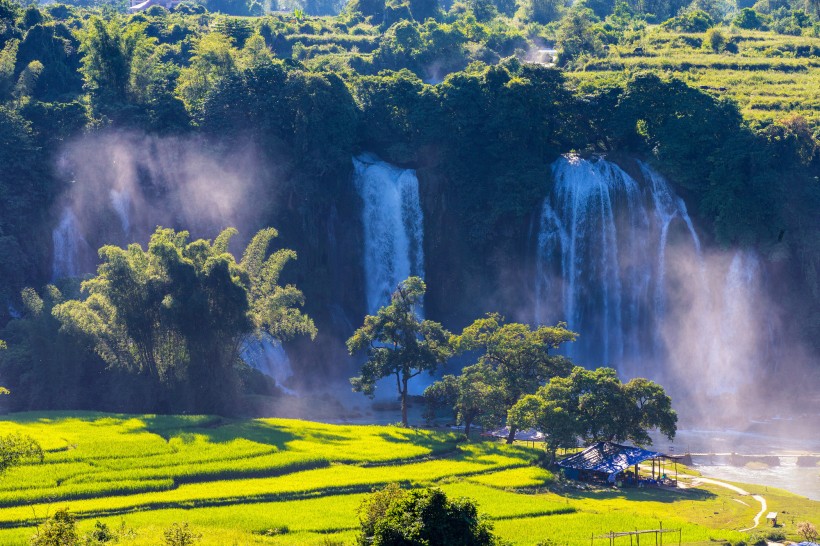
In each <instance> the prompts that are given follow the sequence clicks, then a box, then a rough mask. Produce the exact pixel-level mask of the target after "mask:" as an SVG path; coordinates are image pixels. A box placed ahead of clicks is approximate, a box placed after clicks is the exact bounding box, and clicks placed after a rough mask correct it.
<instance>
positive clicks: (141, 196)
mask: <svg viewBox="0 0 820 546" xmlns="http://www.w3.org/2000/svg"><path fill="white" fill-rule="evenodd" d="M57 157H58V158H59V159H58V160H57V163H56V165H55V166H54V168H55V170H56V175H57V178H58V179H59V180H61V181H62V182H63V183H64V184H65V185H66V187H67V190H66V191H65V193H64V194H63V196H62V198H61V199H60V200H59V201H58V204H57V207H56V208H57V210H56V211H55V212H54V217H55V218H58V223H57V225H56V226H55V232H54V244H55V253H54V257H55V261H54V268H53V274H54V276H55V277H59V276H66V275H80V274H83V273H89V272H92V271H93V270H94V266H95V264H96V249H97V248H99V247H100V246H102V245H103V244H116V245H124V244H128V243H131V242H139V243H140V244H146V243H147V240H148V237H149V236H150V234H151V233H152V232H153V231H154V230H155V229H156V227H157V226H163V227H171V228H174V229H177V230H181V229H185V230H188V231H190V232H191V235H192V237H194V238H199V237H204V238H212V237H215V236H216V235H217V234H218V233H219V232H220V231H221V230H222V229H224V228H226V227H229V226H233V227H236V228H237V229H238V230H239V232H240V237H239V239H240V241H244V240H248V239H249V238H250V237H251V236H252V235H253V233H254V232H255V231H256V230H258V229H259V228H260V227H261V223H262V219H263V216H264V213H265V205H266V204H268V203H269V202H270V201H271V199H272V191H273V188H274V187H275V183H274V180H275V176H272V175H271V172H270V171H271V169H269V168H265V167H263V163H262V162H261V160H260V159H259V155H258V154H257V152H256V150H255V148H254V147H253V146H252V145H250V144H242V145H234V146H230V147H216V146H214V145H211V144H210V143H208V142H206V141H204V140H202V139H198V138H180V137H156V136H146V135H141V134H137V133H127V132H115V131H104V132H100V133H94V134H91V135H86V136H83V137H81V138H79V139H76V140H74V141H72V142H70V143H68V144H67V145H66V146H65V147H64V148H63V150H62V151H61V152H60V153H59V154H58V156H57ZM69 240H73V241H74V242H73V244H76V245H77V247H78V248H76V249H73V250H72V249H65V248H64V247H63V246H62V245H64V244H68V242H69ZM72 252H73V253H74V257H73V260H74V261H73V262H72V261H71V260H72V258H71V253H72Z"/></svg>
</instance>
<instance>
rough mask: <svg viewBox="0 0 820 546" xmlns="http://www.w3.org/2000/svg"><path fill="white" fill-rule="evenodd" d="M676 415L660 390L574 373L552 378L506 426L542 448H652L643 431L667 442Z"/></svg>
mask: <svg viewBox="0 0 820 546" xmlns="http://www.w3.org/2000/svg"><path fill="white" fill-rule="evenodd" d="M677 421H678V417H677V413H676V412H675V410H673V409H672V400H671V399H670V398H669V396H668V395H667V394H666V392H665V391H664V389H663V387H661V386H660V385H658V384H657V383H655V382H653V381H650V380H648V379H645V378H640V377H639V378H635V379H632V380H630V381H629V382H627V383H622V382H621V381H620V380H619V379H618V376H617V373H616V372H615V370H613V369H612V368H598V369H596V370H586V369H584V368H581V367H575V368H574V369H573V371H572V373H571V374H570V375H569V376H568V377H554V378H552V379H551V380H550V381H549V383H547V384H546V385H544V386H543V387H541V388H539V389H538V391H537V392H536V393H535V394H530V395H527V396H524V397H522V398H521V400H519V401H518V402H517V403H516V404H515V405H514V406H513V407H512V408H511V409H510V413H509V417H508V423H509V425H510V426H518V427H535V428H537V429H538V430H540V431H542V432H543V433H544V434H545V435H546V448H547V450H548V451H549V452H550V453H552V455H553V457H554V455H555V451H556V450H557V449H558V448H559V447H570V446H572V447H574V446H575V445H576V441H577V439H578V438H581V439H583V440H584V441H585V442H600V441H613V442H623V441H630V442H633V443H634V444H636V445H639V446H640V445H648V444H651V443H652V440H651V438H650V437H649V434H648V433H649V431H650V430H652V429H655V428H657V429H659V430H660V431H661V433H663V434H664V435H665V436H667V437H668V438H669V439H670V440H671V439H673V438H674V437H675V432H676V430H677Z"/></svg>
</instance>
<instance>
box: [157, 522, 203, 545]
mask: <svg viewBox="0 0 820 546" xmlns="http://www.w3.org/2000/svg"><path fill="white" fill-rule="evenodd" d="M163 534H164V535H165V544H166V545H167V546H191V545H192V544H195V543H196V542H198V541H199V539H201V538H202V535H199V534H197V533H194V532H193V531H192V530H191V529H190V528H189V527H188V522H187V521H186V522H184V523H174V524H173V525H171V526H170V527H169V528H168V529H166V530H165V533H163Z"/></svg>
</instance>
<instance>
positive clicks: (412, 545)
mask: <svg viewBox="0 0 820 546" xmlns="http://www.w3.org/2000/svg"><path fill="white" fill-rule="evenodd" d="M359 521H360V523H361V531H360V534H359V536H358V544H360V545H362V546H369V545H377V546H400V545H403V546H423V545H429V544H437V545H440V546H492V545H494V544H498V540H497V539H496V537H495V536H494V535H493V533H492V525H491V524H490V523H489V522H488V521H486V520H485V519H484V518H482V517H481V516H480V515H479V513H478V509H477V508H476V506H475V504H474V503H473V502H472V501H470V500H469V499H465V498H460V499H452V500H451V499H448V498H447V495H446V494H445V493H444V492H443V491H441V490H440V489H413V490H410V491H405V490H403V489H401V488H399V486H398V485H396V484H391V485H388V486H387V487H385V488H384V489H382V490H380V491H375V492H373V493H372V494H371V495H370V496H369V497H368V498H366V499H365V500H364V501H363V502H362V504H361V506H360V507H359Z"/></svg>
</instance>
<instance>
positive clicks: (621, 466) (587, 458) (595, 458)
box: [558, 442, 663, 474]
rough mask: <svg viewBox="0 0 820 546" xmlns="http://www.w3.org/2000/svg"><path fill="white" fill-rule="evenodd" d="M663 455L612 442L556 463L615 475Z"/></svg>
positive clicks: (596, 445) (599, 443)
mask: <svg viewBox="0 0 820 546" xmlns="http://www.w3.org/2000/svg"><path fill="white" fill-rule="evenodd" d="M662 456H663V453H658V452H656V451H647V450H645V449H641V448H639V447H631V446H622V445H620V444H615V443H612V442H598V443H597V444H595V445H592V446H589V447H588V448H586V449H585V450H583V451H582V452H581V453H576V454H575V455H572V456H571V457H567V458H566V459H562V460H560V461H558V466H561V467H563V468H574V469H576V470H589V471H592V472H602V473H605V474H615V473H617V472H621V471H623V470H626V469H627V468H629V467H630V466H633V465H636V464H638V463H642V462H643V461H646V460H649V459H654V458H655V457H662Z"/></svg>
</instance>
